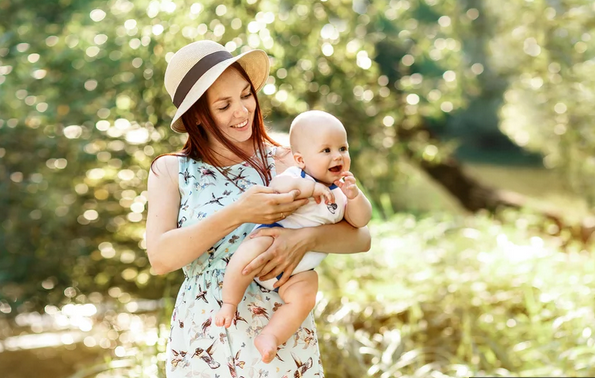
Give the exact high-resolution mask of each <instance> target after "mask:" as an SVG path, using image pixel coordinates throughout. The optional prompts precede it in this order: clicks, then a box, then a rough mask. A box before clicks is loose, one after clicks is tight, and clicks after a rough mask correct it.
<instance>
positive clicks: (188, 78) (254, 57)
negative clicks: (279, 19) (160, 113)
mask: <svg viewBox="0 0 595 378" xmlns="http://www.w3.org/2000/svg"><path fill="white" fill-rule="evenodd" d="M234 62H238V63H239V64H240V65H241V66H242V68H244V70H245V71H246V73H247V74H248V77H250V80H251V81H252V86H253V87H254V89H255V90H256V91H257V92H258V91H259V90H260V89H261V88H262V87H263V86H264V84H265V82H266V80H267V78H268V76H269V58H268V56H267V54H266V53H265V52H264V51H262V50H251V51H248V52H245V53H243V54H240V55H238V56H235V57H234V56H233V55H231V54H230V53H229V52H228V51H227V50H226V49H225V47H223V46H222V45H220V44H219V43H217V42H213V41H208V40H205V41H197V42H193V43H191V44H189V45H186V46H184V47H182V48H181V49H180V50H178V51H177V52H176V53H175V54H174V56H173V57H172V58H171V60H170V61H169V64H168V65H167V69H166V70H165V80H164V81H165V89H166V90H167V93H169V95H170V96H171V99H172V101H173V103H174V105H176V107H177V108H178V110H177V111H176V114H175V115H174V117H173V119H172V122H171V128H172V130H174V131H176V132H178V133H185V132H186V129H185V128H184V124H183V123H182V118H181V117H182V114H184V113H186V112H187V111H188V109H190V107H191V106H192V105H193V104H194V103H195V102H196V101H198V99H199V98H200V97H201V96H202V95H203V94H204V93H205V92H206V91H207V89H209V87H210V86H211V85H212V84H213V83H214V82H215V80H217V78H218V77H219V76H221V74H222V73H223V72H224V71H225V70H226V69H227V68H228V67H229V66H231V65H232V64H233V63H234Z"/></svg>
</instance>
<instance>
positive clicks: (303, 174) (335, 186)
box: [300, 169, 338, 190]
mask: <svg viewBox="0 0 595 378" xmlns="http://www.w3.org/2000/svg"><path fill="white" fill-rule="evenodd" d="M300 175H301V176H302V178H306V172H304V170H303V169H302V172H301V173H300ZM310 177H311V176H310ZM312 178H313V179H314V181H316V182H320V181H318V180H316V179H315V178H314V177H312ZM328 188H329V189H330V190H333V189H337V188H338V186H337V185H335V184H331V186H329V187H328Z"/></svg>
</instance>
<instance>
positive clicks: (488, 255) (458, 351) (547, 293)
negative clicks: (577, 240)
mask: <svg viewBox="0 0 595 378" xmlns="http://www.w3.org/2000/svg"><path fill="white" fill-rule="evenodd" d="M522 216H523V215H522V214H519V217H522ZM373 228H374V230H375V232H374V233H375V235H376V238H375V242H374V246H373V250H372V251H371V252H369V253H367V254H361V255H353V256H346V257H344V256H332V257H330V258H328V259H327V260H326V261H325V266H324V269H325V273H326V274H324V278H325V279H324V281H323V284H322V286H321V287H322V292H323V293H324V296H323V298H322V300H321V301H320V303H319V305H318V307H317V310H316V311H317V319H318V323H319V333H320V335H321V336H320V342H321V347H322V350H323V354H324V355H323V361H324V362H325V365H326V366H327V377H328V378H334V377H354V378H355V377H381V378H388V377H401V376H403V377H417V376H420V377H421V376H424V377H425V376H435V377H442V376H455V377H458V376H460V377H466V376H592V375H593V374H594V373H595V367H594V366H595V355H594V354H593V353H592V350H593V347H594V346H595V338H594V337H593V327H594V326H593V324H595V315H594V309H595V306H594V305H595V300H594V297H593V294H594V292H595V264H594V263H593V258H592V257H593V256H592V253H587V252H585V251H583V252H570V253H567V254H564V253H561V252H560V251H558V250H557V247H556V245H557V243H556V241H555V240H553V239H552V240H544V239H542V238H540V237H538V236H534V235H531V233H530V231H529V230H527V229H519V228H517V227H516V226H515V225H510V226H507V225H501V224H498V223H497V222H495V221H493V220H491V219H489V218H487V217H474V218H462V217H460V218H457V217H452V216H442V217H426V218H420V219H415V218H413V217H411V216H408V215H397V216H396V217H395V218H394V219H393V220H392V221H391V222H387V223H383V224H375V225H374V226H373ZM329 367H330V368H329Z"/></svg>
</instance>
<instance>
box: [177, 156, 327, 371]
mask: <svg viewBox="0 0 595 378" xmlns="http://www.w3.org/2000/svg"><path fill="white" fill-rule="evenodd" d="M273 153H274V150H273V149H269V150H268V154H267V160H268V164H269V168H270V169H271V172H272V173H273V175H274V174H275V166H274V157H273ZM179 167H180V171H179V188H180V195H181V205H180V212H179V215H178V227H185V226H188V225H191V224H193V223H195V222H200V221H201V220H202V219H204V218H206V217H207V216H209V215H210V214H212V213H214V212H216V211H218V210H220V209H221V208H223V206H226V205H229V204H230V203H232V202H234V201H235V200H237V198H238V197H239V196H240V194H242V190H245V189H247V188H249V187H250V186H252V185H256V184H258V185H263V182H262V179H261V178H260V176H259V174H258V172H257V171H256V170H255V169H254V168H252V167H251V166H249V165H248V164H246V163H241V164H237V165H233V166H230V167H226V168H225V170H226V172H227V174H228V176H229V177H230V178H232V179H233V181H234V183H235V185H234V183H232V182H230V181H229V180H227V179H226V178H225V177H224V176H223V175H222V174H221V173H220V172H218V171H217V169H216V168H215V167H213V166H211V165H209V164H206V163H203V162H200V161H195V160H192V159H187V158H182V157H180V158H179ZM240 188H241V190H240ZM253 228H254V224H250V223H248V224H244V225H242V226H240V227H238V228H237V229H236V230H234V231H233V232H232V233H230V234H229V235H227V236H225V237H224V238H222V239H221V240H219V241H218V242H217V243H216V244H215V245H214V246H213V247H212V248H211V249H209V250H208V251H207V252H206V253H204V254H203V255H202V256H200V257H199V258H198V259H196V260H195V261H193V262H191V263H190V264H188V265H186V266H185V267H184V268H183V271H184V275H185V280H184V283H183V284H182V286H181V287H180V291H179V293H178V296H177V299H176V304H175V307H174V310H173V314H172V319H171V334H170V337H169V342H168V348H167V364H166V374H167V377H170V378H174V377H175V378H178V377H193V378H194V377H200V378H210V377H212V378H232V377H234V378H240V377H244V378H264V377H268V378H277V377H279V378H294V377H304V378H306V377H318V378H322V377H324V373H323V371H322V364H321V361H320V354H319V351H318V340H317V337H316V329H315V325H314V319H313V317H312V315H311V314H310V316H308V318H307V319H306V320H305V321H304V323H303V324H302V326H301V327H300V328H299V330H298V331H297V332H296V333H295V335H293V336H292V337H291V338H290V339H289V340H288V341H287V342H286V343H285V344H283V345H282V346H281V347H280V349H279V350H278V352H277V356H276V357H275V358H274V359H273V361H272V362H271V363H269V364H265V363H263V362H262V361H261V356H260V354H259V353H258V350H257V349H256V348H255V347H254V337H255V336H256V335H258V333H259V332H260V330H261V329H262V328H263V326H265V325H266V324H267V322H268V321H269V319H270V317H271V315H272V313H273V312H275V311H276V310H277V308H278V307H279V306H280V305H281V298H279V295H278V294H277V293H275V292H272V291H268V290H266V289H264V288H262V287H260V286H259V285H258V284H256V283H255V282H252V283H251V284H250V286H249V287H248V289H247V290H246V293H245V295H244V298H243V299H242V302H240V304H239V305H238V309H237V312H236V316H235V318H234V320H233V323H232V325H231V327H229V328H228V329H225V328H224V327H217V326H216V325H215V323H214V316H215V314H216V313H217V312H218V311H219V308H220V305H221V287H222V285H223V274H224V273H225V267H226V266H227V263H228V261H229V259H230V257H231V256H232V254H233V253H234V251H235V250H236V248H237V247H238V245H239V244H240V243H241V242H242V240H243V239H244V238H245V237H246V235H247V234H248V233H249V232H250V231H251V230H252V229H253Z"/></svg>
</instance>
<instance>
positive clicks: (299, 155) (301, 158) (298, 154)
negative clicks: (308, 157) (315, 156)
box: [293, 152, 306, 169]
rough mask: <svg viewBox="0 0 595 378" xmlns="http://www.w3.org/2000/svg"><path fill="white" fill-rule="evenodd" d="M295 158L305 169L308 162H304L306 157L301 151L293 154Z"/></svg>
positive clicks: (298, 164)
mask: <svg viewBox="0 0 595 378" xmlns="http://www.w3.org/2000/svg"><path fill="white" fill-rule="evenodd" d="M293 160H295V163H296V164H297V166H298V167H300V168H301V169H304V167H305V166H306V163H304V157H303V156H302V154H300V153H299V152H296V153H294V154H293Z"/></svg>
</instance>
